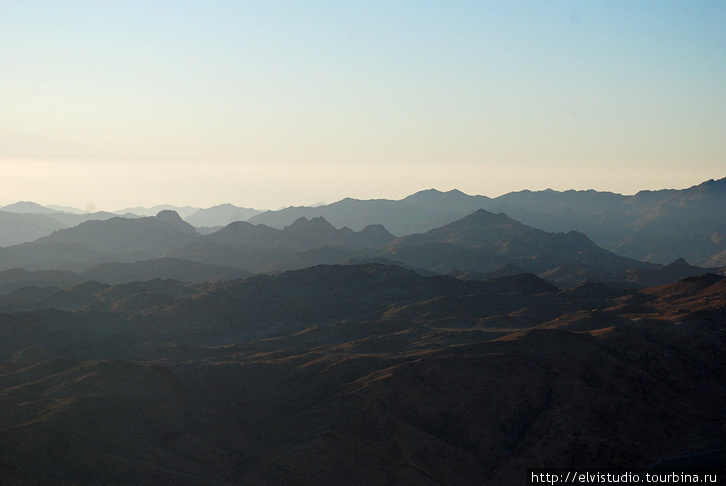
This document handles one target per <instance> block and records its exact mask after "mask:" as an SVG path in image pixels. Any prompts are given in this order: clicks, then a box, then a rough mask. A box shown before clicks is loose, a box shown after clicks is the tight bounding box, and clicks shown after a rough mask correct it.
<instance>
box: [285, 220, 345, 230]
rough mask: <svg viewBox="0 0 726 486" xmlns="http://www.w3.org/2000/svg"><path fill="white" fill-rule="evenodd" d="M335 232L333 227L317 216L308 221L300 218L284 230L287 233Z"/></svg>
mask: <svg viewBox="0 0 726 486" xmlns="http://www.w3.org/2000/svg"><path fill="white" fill-rule="evenodd" d="M331 230H332V231H335V227H334V226H333V225H332V224H330V223H329V222H328V220H326V219H325V218H323V217H322V216H317V217H315V218H312V219H308V218H306V217H304V216H303V217H301V218H298V219H296V220H295V222H294V223H292V224H291V225H290V226H288V227H287V228H285V231H287V232H293V233H295V232H300V231H304V232H309V231H325V232H330V231H331Z"/></svg>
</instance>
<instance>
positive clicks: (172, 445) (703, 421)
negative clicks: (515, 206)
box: [0, 264, 726, 485]
mask: <svg viewBox="0 0 726 486" xmlns="http://www.w3.org/2000/svg"><path fill="white" fill-rule="evenodd" d="M41 290H42V289H38V288H36V290H32V289H23V290H22V291H20V290H19V291H16V293H15V294H11V296H10V297H6V298H5V299H4V300H3V301H2V303H1V304H0V362H1V363H2V364H0V408H1V409H2V410H3V414H2V418H0V450H1V451H3V454H2V462H0V477H2V478H3V484H30V485H33V484H38V485H40V484H43V485H46V484H53V485H56V484H57V485H61V484H62V485H91V484H115V485H131V484H162V485H163V484H169V485H171V484H174V485H179V484H189V485H207V484H208V485H232V484H283V483H284V484H417V485H420V484H432V485H433V484H436V485H440V484H452V485H453V484H456V485H459V484H483V483H485V484H502V485H504V484H522V483H523V482H524V480H525V477H526V469H527V468H529V467H538V466H561V467H568V466H578V467H582V466H585V465H586V466H589V467H605V466H626V467H636V466H647V465H649V464H652V463H655V462H656V461H659V460H661V459H664V458H667V457H673V456H679V455H687V454H690V453H694V452H699V451H706V450H719V448H723V447H724V446H725V444H724V439H723V438H724V437H726V410H725V409H724V407H723V403H724V402H725V401H726V382H724V376H726V353H725V352H724V349H726V348H725V347H724V346H725V345H726V333H725V332H724V324H725V323H726V278H724V277H722V276H718V275H713V274H707V275H704V276H701V277H691V278H687V279H685V280H681V281H678V282H675V283H672V284H669V285H666V286H661V287H653V288H647V289H643V290H635V289H632V288H625V287H622V286H617V285H615V286H614V285H608V284H604V283H587V284H583V285H581V286H578V287H575V288H572V289H569V290H559V289H558V288H556V287H555V286H553V285H552V284H549V283H547V282H545V281H543V280H541V279H539V278H538V277H535V276H534V275H531V274H518V275H514V276H507V277H500V278H495V279H493V280H486V281H484V280H460V279H457V278H454V277H451V276H432V277H424V276H422V275H420V274H417V273H415V272H412V271H410V270H406V269H403V268H400V267H396V266H390V265H381V264H364V265H343V266H339V265H333V266H317V267H313V268H308V269H305V270H300V271H292V272H286V273H283V274H281V275H279V276H257V277H249V278H247V279H244V280H233V281H227V282H223V281H220V282H216V283H191V284H184V283H180V282H176V281H171V280H167V281H162V280H153V281H148V282H136V283H127V284H120V285H115V286H111V285H107V284H98V283H92V282H89V283H84V284H81V285H77V286H74V287H71V288H69V289H67V290H61V289H56V290H55V291H54V290H52V289H50V290H45V291H41ZM721 450H723V449H721ZM719 454H720V455H719ZM696 457H698V456H696ZM708 457H709V458H710V460H711V461H721V464H723V461H724V454H723V453H717V454H716V455H710V456H708Z"/></svg>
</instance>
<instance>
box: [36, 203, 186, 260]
mask: <svg viewBox="0 0 726 486" xmlns="http://www.w3.org/2000/svg"><path fill="white" fill-rule="evenodd" d="M197 236H198V235H197V233H196V231H195V230H194V227H193V226H191V225H190V224H189V223H186V222H184V221H183V220H182V219H181V218H180V217H179V215H178V214H177V213H175V212H174V211H169V210H165V211H161V212H160V213H159V214H157V215H156V216H155V217H145V218H138V219H128V218H121V217H114V218H111V219H109V220H105V221H87V222H85V223H81V224H80V225H78V226H76V227H73V228H68V229H64V230H60V231H56V232H55V233H53V234H52V235H49V236H46V237H44V238H40V239H39V240H37V241H36V242H35V243H38V244H43V243H49V242H55V243H61V244H78V245H83V246H85V247H88V248H90V249H92V250H94V251H96V252H99V253H133V252H143V253H148V254H149V255H151V256H160V255H162V254H164V253H165V252H167V251H168V250H170V249H172V248H175V247H177V246H181V245H182V244H184V243H186V242H188V241H191V240H192V239H193V238H195V237H197Z"/></svg>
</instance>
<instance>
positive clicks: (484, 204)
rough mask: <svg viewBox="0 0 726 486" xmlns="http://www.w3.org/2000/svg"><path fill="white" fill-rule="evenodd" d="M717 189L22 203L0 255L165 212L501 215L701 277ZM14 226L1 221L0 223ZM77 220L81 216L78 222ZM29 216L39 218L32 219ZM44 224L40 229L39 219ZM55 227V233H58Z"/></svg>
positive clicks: (407, 220) (355, 222)
mask: <svg viewBox="0 0 726 486" xmlns="http://www.w3.org/2000/svg"><path fill="white" fill-rule="evenodd" d="M724 200H726V179H720V180H709V181H706V182H703V183H702V184H699V185H697V186H693V187H690V188H687V189H681V190H674V189H665V190H659V191H641V192H638V193H637V194H635V195H633V196H623V195H620V194H615V193H611V192H598V191H592V190H589V191H574V190H570V191H564V192H560V191H553V190H551V189H547V190H544V191H519V192H512V193H508V194H505V195H502V196H499V197H496V198H488V197H486V196H470V195H467V194H464V193H462V192H461V191H458V190H452V191H448V192H441V191H437V190H435V189H430V190H425V191H420V192H417V193H415V194H412V195H410V196H408V197H406V198H403V199H401V200H397V201H396V200H386V199H377V200H358V199H351V198H345V199H343V200H341V201H338V202H335V203H333V204H327V205H325V204H322V205H317V206H314V207H289V208H285V209H281V210H277V211H261V210H258V209H253V208H244V207H239V206H235V205H232V204H222V205H218V206H214V207H210V208H194V207H190V206H185V207H178V206H170V205H160V206H155V207H153V208H141V207H134V208H126V209H123V210H120V211H117V212H116V213H119V214H114V213H104V212H99V213H90V214H76V213H78V212H81V211H80V210H73V208H65V211H63V210H58V209H51V208H50V207H47V206H40V205H38V204H35V203H31V202H19V203H14V204H11V205H8V206H5V207H0V222H2V223H3V224H0V246H11V245H14V244H19V243H25V242H30V241H34V240H35V239H37V238H40V237H42V236H46V235H49V234H50V233H51V232H53V231H55V230H57V229H61V228H63V227H71V226H76V225H78V224H80V223H82V222H84V221H88V220H92V219H93V220H102V219H110V218H113V217H115V216H119V215H123V216H124V217H127V218H128V217H141V216H147V217H148V216H153V215H155V214H157V213H158V212H159V211H161V210H164V209H166V210H174V211H176V212H177V213H178V214H179V215H181V216H182V217H183V218H184V219H185V220H186V221H187V222H189V223H190V224H192V225H193V226H195V227H196V228H198V229H199V232H200V233H201V234H209V233H212V232H214V231H217V230H219V229H220V228H222V227H224V226H227V225H228V224H230V223H232V222H237V221H248V222H250V223H252V224H265V225H266V226H269V227H272V228H277V229H283V228H285V227H287V226H290V225H292V224H293V223H294V222H295V221H297V220H298V219H300V218H303V217H304V218H306V219H308V220H311V219H315V218H318V217H322V218H324V219H325V220H327V221H328V222H330V223H331V224H332V225H333V226H334V227H336V228H343V227H346V226H347V227H349V228H351V229H352V230H354V231H360V230H362V229H363V228H365V227H366V226H369V225H376V224H380V225H382V226H384V227H385V228H386V230H388V231H390V232H391V233H392V234H394V235H396V236H406V235H409V234H415V233H425V232H426V231H428V230H431V229H434V228H437V227H440V226H443V225H445V224H448V223H451V222H453V221H455V220H458V219H461V218H462V217H463V216H466V215H467V214H471V213H473V212H474V211H476V210H479V209H486V210H488V211H490V212H495V213H499V212H503V213H505V214H506V215H507V216H509V217H510V218H513V219H515V220H517V221H520V222H522V223H524V224H527V225H529V226H532V227H534V228H537V229H541V230H544V231H548V232H569V231H573V230H574V231H579V232H581V233H585V234H586V235H588V237H590V238H591V239H592V240H593V241H594V242H595V243H596V244H598V245H599V246H601V247H603V248H606V249H608V250H610V251H612V252H614V253H616V254H618V255H621V256H627V257H630V258H634V259H637V260H642V261H648V262H652V263H657V264H667V263H670V262H673V261H675V260H676V259H678V258H684V259H685V260H686V261H687V262H689V263H690V264H695V265H701V266H705V267H722V266H726V250H725V249H724V242H726V227H724V222H723V204H724ZM8 212H13V213H14V214H15V215H16V216H14V219H13V220H11V219H10V216H9V215H7V214H6V213H8ZM81 213H82V212H81ZM39 215H43V216H46V218H40V217H39ZM48 218H49V219H48ZM59 223H60V224H61V225H63V226H59Z"/></svg>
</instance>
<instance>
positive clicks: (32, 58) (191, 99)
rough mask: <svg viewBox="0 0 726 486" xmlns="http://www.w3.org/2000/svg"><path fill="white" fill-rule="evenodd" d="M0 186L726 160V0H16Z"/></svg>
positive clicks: (606, 186)
mask: <svg viewBox="0 0 726 486" xmlns="http://www.w3.org/2000/svg"><path fill="white" fill-rule="evenodd" d="M0 171H1V172H0V189H1V190H0V204H7V203H11V202H14V201H17V200H21V199H22V200H33V201H36V202H39V203H42V204H65V205H72V206H76V207H81V208H84V207H95V208H97V209H117V208H120V207H124V206H134V205H146V206H151V205H154V204H159V203H171V204H178V205H186V204H190V205H196V206H210V205H214V204H219V203H223V202H232V203H234V204H237V205H241V206H248V207H249V206H253V207H258V208H277V207H280V206H284V205H301V204H312V203H316V202H319V201H325V202H333V201H336V200H338V199H341V198H343V197H345V196H352V197H359V198H365V199H368V198H377V197H384V198H394V199H398V198H400V197H404V196H406V195H407V194H410V193H412V192H415V191H417V190H421V189H427V188H431V187H435V188H438V189H441V190H448V189H453V188H458V189H461V190H463V191H464V192H467V193H469V194H484V195H488V196H496V195H499V194H502V193H505V192H509V191H513V190H520V189H525V188H528V189H544V188H547V187H551V188H553V189H568V188H575V189H588V188H594V189H600V190H611V191H615V192H621V193H633V192H635V191H637V190H638V189H646V188H647V189H658V188H683V187H688V186H691V185H694V184H697V183H699V182H702V181H703V180H707V179H711V178H721V177H724V176H726V2H724V1H722V0H715V1H695V2H694V1H686V0H684V1H679V2H673V1H663V0H658V1H633V0H627V1H613V0H608V1H602V2H600V1H589V0H588V1H584V0H583V1H578V2H567V1H547V0H538V1H518V2H514V1H504V0H502V1H497V2H493V1H492V2H488V1H482V0H478V1H476V0H472V1H456V0H442V1H426V0H416V1H391V0H387V1H363V0H360V1H355V2H352V1H351V2H349V1H342V0H335V1H332V0H331V1H302V0H297V1H290V2H278V1H271V0H268V1H259V2H251V1H250V2H245V1H216V0H215V1H212V0H204V1H202V0H200V1H194V2H192V1H179V0H174V1H172V0H168V1H164V2H162V1H153V0H144V1H128V0H125V1H108V0H106V1H90V0H89V1H71V0H64V1H58V0H47V1H33V0H17V1H15V0H4V1H3V2H2V8H1V9H0Z"/></svg>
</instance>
